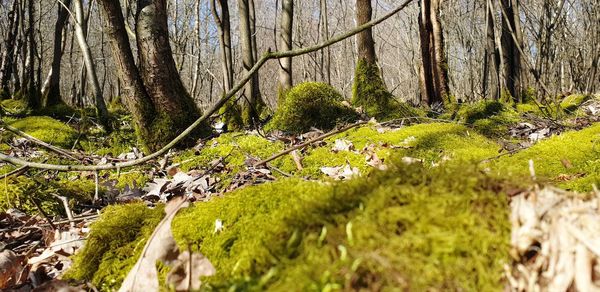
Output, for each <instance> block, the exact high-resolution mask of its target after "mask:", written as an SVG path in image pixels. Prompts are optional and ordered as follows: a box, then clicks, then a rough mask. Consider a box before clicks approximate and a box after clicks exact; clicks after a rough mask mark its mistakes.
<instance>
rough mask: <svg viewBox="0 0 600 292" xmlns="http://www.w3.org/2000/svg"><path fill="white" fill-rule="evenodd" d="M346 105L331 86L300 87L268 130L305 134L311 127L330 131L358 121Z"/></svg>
mask: <svg viewBox="0 0 600 292" xmlns="http://www.w3.org/2000/svg"><path fill="white" fill-rule="evenodd" d="M342 101H343V97H342V95H341V94H340V93H339V92H337V91H336V90H335V89H334V88H333V87H331V86H329V85H327V84H324V83H317V82H305V83H301V84H298V85H296V86H295V87H294V88H292V89H290V90H289V91H288V92H287V94H286V97H285V101H284V102H283V104H281V105H280V106H279V108H278V110H277V112H276V113H275V116H274V117H273V119H272V120H271V122H270V123H269V124H268V125H267V126H266V129H267V130H275V129H278V130H282V131H288V132H293V133H302V132H306V131H308V130H310V128H311V127H316V128H319V129H322V130H329V129H332V128H333V127H335V125H336V124H338V123H343V122H350V121H354V120H356V119H357V117H358V115H357V113H356V112H355V111H354V110H353V109H351V108H348V107H346V106H344V105H343V104H342Z"/></svg>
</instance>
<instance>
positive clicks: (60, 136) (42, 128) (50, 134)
mask: <svg viewBox="0 0 600 292" xmlns="http://www.w3.org/2000/svg"><path fill="white" fill-rule="evenodd" d="M10 125H11V126H13V127H15V128H17V129H19V130H21V131H23V132H25V133H27V134H29V135H31V136H33V137H35V138H38V139H40V140H42V141H44V142H46V143H50V144H53V145H56V146H59V147H63V148H69V149H70V148H71V147H72V146H73V143H75V140H77V132H76V131H75V130H74V129H73V128H71V127H69V126H68V125H66V124H64V123H62V122H60V121H57V120H55V119H53V118H51V117H46V116H31V117H26V118H23V119H19V120H16V121H14V122H11V123H10Z"/></svg>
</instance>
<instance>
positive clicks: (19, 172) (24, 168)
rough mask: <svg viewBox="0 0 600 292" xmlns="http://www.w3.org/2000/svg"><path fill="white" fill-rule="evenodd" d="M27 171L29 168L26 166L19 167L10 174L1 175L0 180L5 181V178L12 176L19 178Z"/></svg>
mask: <svg viewBox="0 0 600 292" xmlns="http://www.w3.org/2000/svg"><path fill="white" fill-rule="evenodd" d="M28 169H29V166H27V165H25V166H21V167H19V168H16V169H14V170H13V171H11V172H8V173H5V174H3V175H1V176H0V179H5V178H7V177H9V176H12V175H16V176H19V175H21V174H23V173H25V171H27V170H28Z"/></svg>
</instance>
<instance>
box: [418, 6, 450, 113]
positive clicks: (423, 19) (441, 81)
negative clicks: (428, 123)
mask: <svg viewBox="0 0 600 292" xmlns="http://www.w3.org/2000/svg"><path fill="white" fill-rule="evenodd" d="M419 5H420V6H419V7H420V11H419V38H420V41H421V62H422V66H421V69H420V70H421V73H420V75H421V76H420V87H421V101H422V102H423V103H426V104H428V105H429V106H433V105H444V104H445V103H448V102H449V99H448V98H449V94H450V89H449V86H448V69H447V68H448V65H447V61H446V56H445V53H444V34H443V31H442V24H441V22H440V20H439V11H440V3H439V0H421V1H419Z"/></svg>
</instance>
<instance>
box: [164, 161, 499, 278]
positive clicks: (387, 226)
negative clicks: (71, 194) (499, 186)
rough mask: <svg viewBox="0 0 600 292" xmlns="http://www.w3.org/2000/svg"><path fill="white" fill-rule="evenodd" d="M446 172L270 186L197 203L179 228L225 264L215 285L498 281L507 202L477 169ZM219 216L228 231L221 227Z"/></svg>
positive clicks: (411, 170)
mask: <svg viewBox="0 0 600 292" xmlns="http://www.w3.org/2000/svg"><path fill="white" fill-rule="evenodd" d="M444 177H453V175H452V173H451V172H450V171H449V170H445V171H437V170H436V171H433V172H431V173H429V174H428V172H427V171H425V169H424V168H421V167H404V166H400V167H399V168H396V169H393V170H392V171H389V172H384V173H377V174H374V175H372V176H371V177H370V178H369V179H368V180H367V179H362V180H357V181H352V182H348V183H342V184H333V185H323V184H318V183H310V182H303V181H298V180H289V181H284V182H280V183H273V184H266V185H261V186H259V187H252V188H246V189H243V190H241V191H237V192H235V193H233V194H230V195H229V196H227V197H224V198H222V199H216V200H213V201H211V202H209V203H207V204H199V205H196V206H195V207H194V208H192V209H190V210H186V211H185V212H184V213H183V214H181V216H178V217H177V218H176V219H175V221H174V223H173V230H174V233H175V235H176V238H178V240H179V242H181V244H182V245H183V246H187V245H191V246H192V247H196V248H199V249H200V251H202V252H203V254H205V255H206V256H207V257H208V258H209V259H211V261H212V262H213V264H215V266H216V267H218V270H217V276H215V277H212V278H208V279H206V280H207V281H208V283H209V284H210V285H211V286H212V287H213V288H215V289H221V288H224V286H231V285H236V286H237V288H238V289H244V287H246V288H249V287H257V286H258V287H261V286H262V289H265V288H267V287H269V288H270V289H273V290H290V289H292V290H294V289H300V290H316V289H318V290H321V289H324V288H326V287H327V286H331V285H334V286H339V287H346V288H358V287H362V288H368V287H375V286H378V285H382V286H384V287H390V288H391V287H405V288H409V287H410V288H411V289H414V290H423V289H425V288H427V287H429V288H442V287H445V288H448V289H461V288H462V289H466V290H477V288H479V289H486V288H487V289H492V288H499V287H501V283H500V276H501V268H502V259H505V258H506V254H505V252H506V249H507V242H508V236H507V235H508V224H507V216H506V215H507V214H506V209H505V208H506V203H505V200H504V199H503V198H502V197H501V196H497V195H496V194H494V193H490V192H486V191H483V192H482V191H481V190H480V187H481V186H480V184H482V181H480V180H479V179H477V177H479V176H477V175H476V176H471V177H469V178H466V179H459V180H460V181H454V180H453V179H444ZM428 184H429V185H428ZM488 212H489V213H488ZM482 214H494V215H493V216H492V217H493V218H491V217H482V216H481V215H482ZM482 218H486V219H483V221H482ZM217 219H220V220H222V221H223V222H224V224H225V229H224V230H223V231H222V232H219V233H214V222H215V220H217ZM192 221H193V222H195V224H194V225H193V226H190V224H189V222H192ZM324 228H325V229H326V230H327V232H324V231H323V229H324ZM473 271H476V272H477V278H476V280H475V281H474V280H473V278H472V275H473V274H472V273H473ZM400 279H402V280H400Z"/></svg>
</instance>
